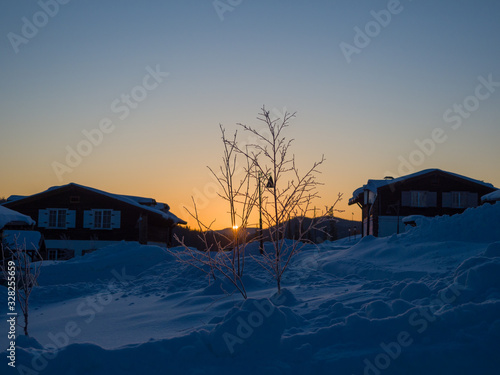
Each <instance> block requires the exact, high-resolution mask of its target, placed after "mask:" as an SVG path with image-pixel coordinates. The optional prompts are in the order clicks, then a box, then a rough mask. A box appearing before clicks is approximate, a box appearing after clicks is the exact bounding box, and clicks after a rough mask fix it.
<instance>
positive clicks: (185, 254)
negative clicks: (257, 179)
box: [169, 126, 258, 299]
mask: <svg viewBox="0 0 500 375" xmlns="http://www.w3.org/2000/svg"><path fill="white" fill-rule="evenodd" d="M220 129H221V133H222V142H223V145H224V155H223V156H222V165H221V166H220V168H219V171H218V172H216V171H214V170H213V169H212V168H210V167H209V170H210V172H211V173H212V174H213V175H214V176H215V178H216V180H217V182H218V183H219V185H220V188H221V189H220V192H219V193H218V195H219V197H221V198H222V199H223V200H225V201H226V202H227V203H228V206H229V212H228V213H229V215H230V218H231V227H232V229H233V235H232V236H226V235H225V234H223V233H217V232H213V231H212V230H211V227H212V225H213V222H212V223H211V224H210V225H206V224H204V223H202V222H201V220H200V219H199V216H198V210H197V207H196V203H195V202H194V199H193V204H194V212H191V211H189V210H188V209H186V210H187V212H188V214H189V215H190V216H191V217H192V218H193V219H194V220H195V221H196V223H197V225H198V228H199V230H200V234H199V235H198V238H199V239H200V240H201V242H202V243H203V246H204V249H203V250H202V251H199V250H196V249H193V248H190V247H188V246H186V245H185V243H184V239H181V238H179V237H178V236H177V235H175V239H176V240H177V241H178V242H179V243H180V244H181V247H182V248H183V250H182V251H180V252H179V251H173V250H169V252H170V253H171V254H172V255H174V256H175V257H176V258H177V260H178V261H180V262H182V263H186V264H189V265H191V266H193V267H196V268H198V269H199V270H201V271H202V272H204V273H206V274H207V275H208V276H209V280H211V279H216V278H217V277H218V276H219V275H220V276H222V277H223V278H224V279H225V280H227V281H229V282H230V283H231V284H232V285H233V286H234V287H235V288H236V290H237V291H238V292H239V293H240V294H241V295H242V296H243V298H245V299H246V298H247V292H246V290H245V285H244V283H243V279H242V277H243V270H244V267H245V249H246V246H247V235H246V234H247V227H248V223H249V220H250V216H251V213H252V209H253V208H254V207H255V204H256V200H257V196H258V194H257V190H256V188H255V187H254V188H253V190H252V187H253V185H252V183H251V170H252V169H253V168H254V166H253V164H252V161H251V160H250V159H248V158H246V159H245V164H243V165H240V164H239V163H238V156H239V155H240V156H241V154H240V153H239V152H237V150H236V147H237V132H235V133H234V136H233V138H232V139H231V140H228V139H227V138H226V134H225V130H224V128H223V127H222V126H221V127H220ZM209 236H211V237H212V238H209Z"/></svg>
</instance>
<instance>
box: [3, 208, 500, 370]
mask: <svg viewBox="0 0 500 375" xmlns="http://www.w3.org/2000/svg"><path fill="white" fill-rule="evenodd" d="M268 245H269V244H268ZM256 248H258V246H254V245H251V246H249V249H248V254H256V251H255V249H256ZM255 256H258V255H257V254H256V255H255ZM244 281H245V285H246V288H247V291H248V295H249V298H248V299H247V300H243V298H242V297H241V295H239V294H238V293H233V294H230V295H228V293H227V292H232V291H233V289H232V288H231V285H230V284H229V283H228V282H226V281H224V280H222V279H221V280H216V281H213V280H209V279H207V278H206V276H205V274H204V273H202V272H201V271H200V270H198V269H196V268H192V267H189V266H187V265H184V264H180V263H178V262H177V261H175V259H174V257H173V256H172V255H171V254H169V253H167V252H165V251H164V250H163V249H162V248H159V247H155V246H143V245H138V244H131V243H121V244H118V245H114V246H109V247H106V248H103V249H100V250H98V251H96V252H94V253H92V254H87V255H85V256H84V257H82V258H78V259H72V260H70V261H65V262H46V263H45V264H44V265H43V267H42V270H41V274H40V278H39V286H38V287H37V288H36V289H35V290H34V292H33V294H32V301H31V309H32V310H31V315H30V335H31V337H30V338H27V337H24V336H22V335H20V336H18V337H17V351H16V356H17V357H16V359H17V360H16V365H17V366H18V367H17V370H16V371H10V370H11V369H10V368H9V367H7V366H6V365H5V363H2V366H3V367H2V374H3V373H6V374H10V373H16V374H17V373H23V372H21V371H24V373H28V374H33V373H36V374H74V375H78V374H125V375H127V374H138V373H144V374H160V373H161V374H218V375H220V374H234V373H238V374H256V373H257V374H273V375H274V374H301V375H302V374H347V375H352V374H354V375H362V374H369V375H374V374H379V375H380V374H405V375H413V374H430V375H434V374H486V375H488V374H498V369H499V366H500V357H499V356H498V348H499V347H500V203H497V204H494V205H489V204H488V205H483V206H480V207H477V208H474V209H468V210H466V211H465V212H464V213H463V214H460V215H454V216H451V217H448V216H443V217H437V218H432V219H429V220H426V221H423V222H421V223H419V225H417V227H415V228H411V229H410V230H409V231H408V232H405V233H402V234H399V235H393V236H391V237H384V238H375V237H372V236H367V237H364V238H362V239H360V238H359V237H358V238H356V239H342V240H339V241H335V242H324V243H322V244H320V245H318V246H312V245H306V246H305V247H304V248H303V251H302V252H300V253H299V254H298V255H297V256H296V257H295V258H294V259H293V260H292V262H291V264H290V269H289V270H288V271H287V272H286V273H285V275H284V279H283V287H284V289H283V290H282V293H281V294H277V293H276V288H275V286H274V283H273V280H272V278H271V277H270V275H269V274H267V273H266V272H265V271H263V270H262V269H261V268H259V266H258V265H257V264H256V261H255V260H253V259H252V258H251V256H250V255H249V256H248V257H247V258H246V263H245V276H244ZM209 283H210V284H209ZM6 296H7V293H6V289H5V288H2V289H0V299H2V300H6ZM18 330H20V329H18ZM0 331H2V332H7V324H6V321H5V319H2V321H0ZM18 333H20V332H18ZM5 336H6V335H2V336H1V339H0V340H6V339H5ZM0 344H1V345H2V347H3V348H6V347H7V346H8V345H6V342H5V341H0ZM1 356H2V358H4V361H5V356H6V352H3V353H2V354H1ZM4 369H5V371H4ZM28 370H31V372H30V371H28ZM9 371H10V372H9Z"/></svg>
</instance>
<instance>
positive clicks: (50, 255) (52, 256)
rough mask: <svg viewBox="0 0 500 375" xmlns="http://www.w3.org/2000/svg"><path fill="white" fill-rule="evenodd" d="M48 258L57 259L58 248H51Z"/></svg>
mask: <svg viewBox="0 0 500 375" xmlns="http://www.w3.org/2000/svg"><path fill="white" fill-rule="evenodd" d="M47 258H48V260H57V250H56V249H50V250H49V251H48V257H47Z"/></svg>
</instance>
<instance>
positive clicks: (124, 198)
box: [21, 182, 186, 224]
mask: <svg viewBox="0 0 500 375" xmlns="http://www.w3.org/2000/svg"><path fill="white" fill-rule="evenodd" d="M67 186H77V187H79V188H82V189H85V190H89V191H92V192H94V193H97V194H101V195H105V196H107V197H109V198H112V199H117V200H119V201H121V202H124V203H127V204H130V205H132V206H135V207H140V208H141V209H143V210H146V211H150V212H152V213H155V214H157V215H160V216H161V217H163V218H164V219H166V220H172V221H173V222H174V223H175V224H186V222H185V221H184V220H182V219H180V218H178V217H177V216H175V215H174V214H173V213H171V212H165V211H161V210H158V209H156V208H154V207H150V206H147V205H144V204H141V203H140V202H141V201H142V202H150V201H151V200H154V199H152V198H142V197H136V196H130V195H120V194H113V193H108V192H107V191H103V190H99V189H94V188H91V187H88V186H84V185H79V184H75V183H74V182H71V183H69V184H67V185H62V186H52V187H50V188H48V189H47V190H46V191H43V192H41V193H37V194H34V195H31V196H29V197H24V198H21V199H25V198H31V197H34V196H36V195H39V194H44V193H46V192H48V191H54V190H58V189H62V188H64V187H67ZM155 202H156V201H155Z"/></svg>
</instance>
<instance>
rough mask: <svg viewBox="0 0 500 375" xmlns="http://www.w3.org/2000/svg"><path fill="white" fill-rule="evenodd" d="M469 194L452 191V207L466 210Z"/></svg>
mask: <svg viewBox="0 0 500 375" xmlns="http://www.w3.org/2000/svg"><path fill="white" fill-rule="evenodd" d="M468 198H469V193H468V192H466V191H452V192H451V205H452V207H453V208H466V207H468V205H469V203H468Z"/></svg>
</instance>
